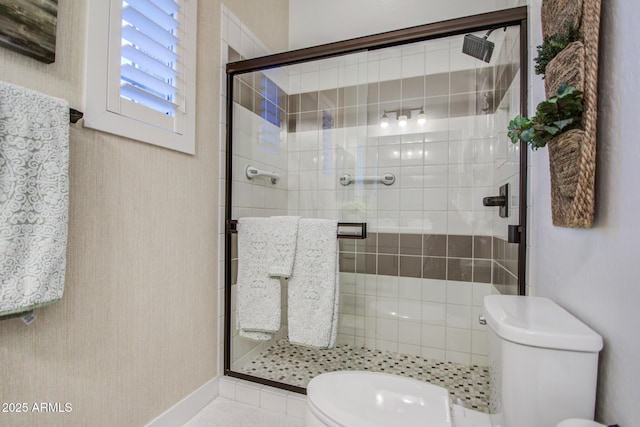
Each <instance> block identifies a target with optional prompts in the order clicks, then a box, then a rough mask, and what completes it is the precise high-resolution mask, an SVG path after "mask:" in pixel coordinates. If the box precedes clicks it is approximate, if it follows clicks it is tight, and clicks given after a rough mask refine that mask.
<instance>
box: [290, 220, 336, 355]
mask: <svg viewBox="0 0 640 427" xmlns="http://www.w3.org/2000/svg"><path fill="white" fill-rule="evenodd" d="M337 233H338V223H337V221H333V220H326V219H301V220H300V225H299V229H298V243H297V249H296V259H295V262H294V264H293V274H292V275H291V279H290V280H289V292H288V296H289V302H288V313H289V316H288V319H289V341H291V342H292V343H294V344H301V345H306V346H310V347H319V348H330V347H333V346H334V345H335V341H336V336H337V321H338V318H337V316H338V295H339V291H338V241H337V237H336V236H337Z"/></svg>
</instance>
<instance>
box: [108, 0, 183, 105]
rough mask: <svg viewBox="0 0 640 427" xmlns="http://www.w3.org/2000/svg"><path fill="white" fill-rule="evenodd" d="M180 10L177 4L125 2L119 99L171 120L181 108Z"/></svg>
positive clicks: (154, 0) (155, 0)
mask: <svg viewBox="0 0 640 427" xmlns="http://www.w3.org/2000/svg"><path fill="white" fill-rule="evenodd" d="M178 10H180V5H178V4H177V3H176V2H175V1H174V0H127V1H123V2H122V52H121V56H122V59H121V71H120V79H121V82H120V83H121V84H120V96H121V97H123V98H125V99H128V100H130V101H132V102H135V103H138V104H142V105H144V106H146V107H149V108H151V109H153V110H156V111H158V112H160V113H164V114H167V115H170V116H173V115H174V114H175V112H176V109H177V107H178V105H177V104H176V93H177V92H178V88H177V87H176V82H177V77H178V71H177V70H176V64H177V60H178V59H179V57H178V54H177V53H176V46H177V45H178V43H179V41H180V40H179V39H178V37H176V31H177V29H178V27H179V26H180V22H178V21H177V20H176V18H175V15H176V13H177V12H178Z"/></svg>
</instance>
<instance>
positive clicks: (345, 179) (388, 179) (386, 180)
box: [340, 173, 396, 185]
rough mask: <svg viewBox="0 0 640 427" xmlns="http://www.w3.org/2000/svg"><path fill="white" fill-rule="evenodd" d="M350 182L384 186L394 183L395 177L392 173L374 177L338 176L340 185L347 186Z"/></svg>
mask: <svg viewBox="0 0 640 427" xmlns="http://www.w3.org/2000/svg"><path fill="white" fill-rule="evenodd" d="M352 182H365V183H366V182H381V183H383V184H384V185H391V184H393V183H394V182H396V176H395V175H394V174H392V173H385V174H384V175H374V176H359V177H353V176H351V174H348V173H343V174H342V175H340V184H342V185H349V184H351V183H352Z"/></svg>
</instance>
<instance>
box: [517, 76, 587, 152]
mask: <svg viewBox="0 0 640 427" xmlns="http://www.w3.org/2000/svg"><path fill="white" fill-rule="evenodd" d="M581 120H582V92H581V91H579V90H578V89H576V88H575V87H573V86H569V85H567V84H566V83H563V84H561V85H560V87H559V88H558V93H557V94H556V95H554V96H552V97H551V98H549V99H547V100H546V101H543V102H541V103H540V104H538V107H537V109H536V115H535V116H533V117H532V118H530V119H528V118H526V117H520V116H516V117H515V118H514V119H513V120H511V122H510V123H509V133H508V135H509V138H510V139H511V141H512V142H513V143H514V144H516V143H518V141H523V142H526V143H527V144H529V145H531V148H533V149H534V150H537V149H538V148H541V147H544V146H545V145H547V142H549V140H550V139H551V138H553V137H554V136H556V135H559V134H560V133H562V132H566V131H568V130H571V129H577V128H580V126H581Z"/></svg>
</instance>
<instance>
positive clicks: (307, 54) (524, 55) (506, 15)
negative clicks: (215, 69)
mask: <svg viewBox="0 0 640 427" xmlns="http://www.w3.org/2000/svg"><path fill="white" fill-rule="evenodd" d="M527 18H528V8H527V6H520V7H515V8H510V9H504V10H499V11H495V12H487V13H482V14H478V15H472V16H467V17H463V18H456V19H450V20H446V21H440V22H434V23H431V24H425V25H419V26H415V27H410V28H404V29H400V30H394V31H388V32H384V33H379V34H374V35H370V36H364V37H359V38H355V39H350V40H344V41H339V42H334V43H328V44H323V45H319V46H314V47H309V48H304V49H298V50H292V51H288V52H282V53H276V54H273V55H267V56H262V57H259V58H254V59H246V60H242V61H236V62H230V63H228V64H227V66H226V73H227V111H226V124H227V135H226V136H227V139H226V171H225V180H226V181H225V247H224V251H225V254H224V256H225V259H224V277H225V298H224V299H225V301H224V310H225V314H224V375H225V376H230V377H235V378H240V379H244V380H248V381H251V382H255V383H259V384H263V385H268V386H272V387H276V388H280V389H284V390H288V391H293V392H297V393H301V394H306V390H307V389H306V388H305V387H298V386H294V385H291V384H287V383H282V382H279V381H275V380H270V379H266V378H262V377H257V376H254V375H249V374H244V373H241V372H235V371H233V370H231V327H232V325H231V286H232V283H231V282H232V276H231V275H232V273H231V235H232V233H233V232H234V231H235V221H233V218H232V216H231V215H232V176H233V175H232V167H233V99H234V96H233V80H234V77H235V76H236V75H238V74H244V73H250V72H255V71H260V70H265V69H269V68H276V67H282V66H287V65H293V64H299V63H303V62H310V61H315V60H319V59H326V58H331V57H336V56H344V55H348V54H351V53H358V52H366V51H373V50H378V49H384V48H388V47H394V46H401V45H405V44H409V43H416V42H422V41H426V40H434V39H440V38H444V37H450V36H456V35H461V34H466V33H472V32H477V31H483V30H486V29H487V28H491V27H510V26H517V27H520V64H521V68H520V115H521V116H523V117H527V115H528V112H527V110H528V71H529V69H528V57H529V55H528V49H529V42H528V24H527ZM519 149H520V172H519V174H520V185H519V191H520V197H519V201H518V202H519V227H518V231H519V233H518V234H519V239H520V240H519V247H518V294H519V295H525V294H526V245H527V200H528V197H527V164H528V163H527V159H528V155H527V154H528V152H527V146H526V144H524V143H523V142H520V147H519Z"/></svg>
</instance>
